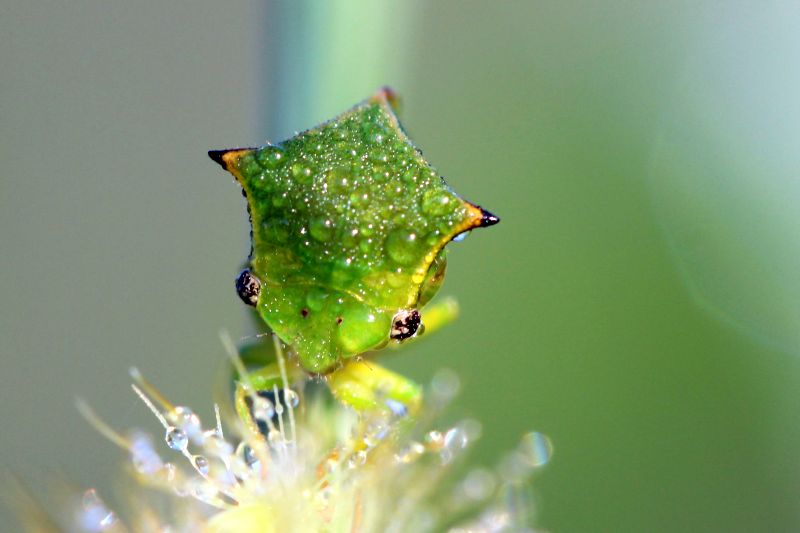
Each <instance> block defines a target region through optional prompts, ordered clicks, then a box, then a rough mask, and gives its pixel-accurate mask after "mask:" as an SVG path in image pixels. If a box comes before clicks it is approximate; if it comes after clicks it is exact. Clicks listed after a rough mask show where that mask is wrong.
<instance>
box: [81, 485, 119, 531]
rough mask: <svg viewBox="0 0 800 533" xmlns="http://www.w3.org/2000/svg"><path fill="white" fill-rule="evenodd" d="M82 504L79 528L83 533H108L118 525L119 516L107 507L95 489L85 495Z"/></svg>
mask: <svg viewBox="0 0 800 533" xmlns="http://www.w3.org/2000/svg"><path fill="white" fill-rule="evenodd" d="M82 504H83V505H82V510H81V512H80V513H79V515H78V526H79V527H80V528H81V529H82V530H83V531H92V532H94V531H106V530H108V529H109V528H111V527H112V526H113V525H114V524H116V522H117V515H115V514H114V512H113V511H111V510H110V509H109V508H108V507H106V504H105V503H104V502H103V500H101V499H100V497H99V496H98V495H97V491H95V490H94V489H89V490H87V491H86V492H84V493H83V502H82Z"/></svg>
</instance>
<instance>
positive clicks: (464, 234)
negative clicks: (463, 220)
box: [453, 231, 470, 242]
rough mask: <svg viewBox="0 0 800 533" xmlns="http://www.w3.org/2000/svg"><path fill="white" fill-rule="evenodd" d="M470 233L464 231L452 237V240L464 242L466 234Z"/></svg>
mask: <svg viewBox="0 0 800 533" xmlns="http://www.w3.org/2000/svg"><path fill="white" fill-rule="evenodd" d="M469 234H470V232H469V231H464V232H461V233H459V234H458V235H456V236H455V237H453V242H464V240H465V239H466V238H467V236H468V235H469Z"/></svg>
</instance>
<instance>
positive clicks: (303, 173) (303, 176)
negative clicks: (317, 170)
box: [292, 163, 312, 185]
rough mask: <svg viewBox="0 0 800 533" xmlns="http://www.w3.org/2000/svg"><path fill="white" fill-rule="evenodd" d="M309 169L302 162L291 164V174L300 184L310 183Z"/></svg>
mask: <svg viewBox="0 0 800 533" xmlns="http://www.w3.org/2000/svg"><path fill="white" fill-rule="evenodd" d="M311 174H312V172H311V169H310V168H308V167H307V166H305V165H303V164H302V163H295V164H294V165H292V176H293V177H294V179H296V180H297V181H298V183H301V184H304V185H305V184H308V183H311Z"/></svg>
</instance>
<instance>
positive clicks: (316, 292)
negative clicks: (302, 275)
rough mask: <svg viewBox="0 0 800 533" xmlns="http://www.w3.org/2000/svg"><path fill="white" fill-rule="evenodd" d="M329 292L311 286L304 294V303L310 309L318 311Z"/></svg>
mask: <svg viewBox="0 0 800 533" xmlns="http://www.w3.org/2000/svg"><path fill="white" fill-rule="evenodd" d="M329 296H330V294H329V293H328V292H326V291H324V290H322V289H320V288H319V287H312V288H310V289H309V291H308V294H307V295H306V305H307V306H308V308H309V309H310V310H311V311H320V310H321V309H322V307H323V305H325V300H327V299H328V297H329Z"/></svg>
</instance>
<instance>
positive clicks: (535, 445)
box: [518, 431, 553, 468]
mask: <svg viewBox="0 0 800 533" xmlns="http://www.w3.org/2000/svg"><path fill="white" fill-rule="evenodd" d="M518 451H519V453H520V454H521V458H522V459H523V460H524V461H525V463H526V464H527V465H528V466H530V467H532V468H538V467H541V466H544V465H546V464H547V463H548V462H549V461H550V458H551V457H552V456H553V443H552V442H551V441H550V438H549V437H548V436H547V435H544V434H542V433H539V432H538V431H532V432H530V433H526V434H525V435H524V436H523V437H522V440H521V441H520V443H519V448H518Z"/></svg>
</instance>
